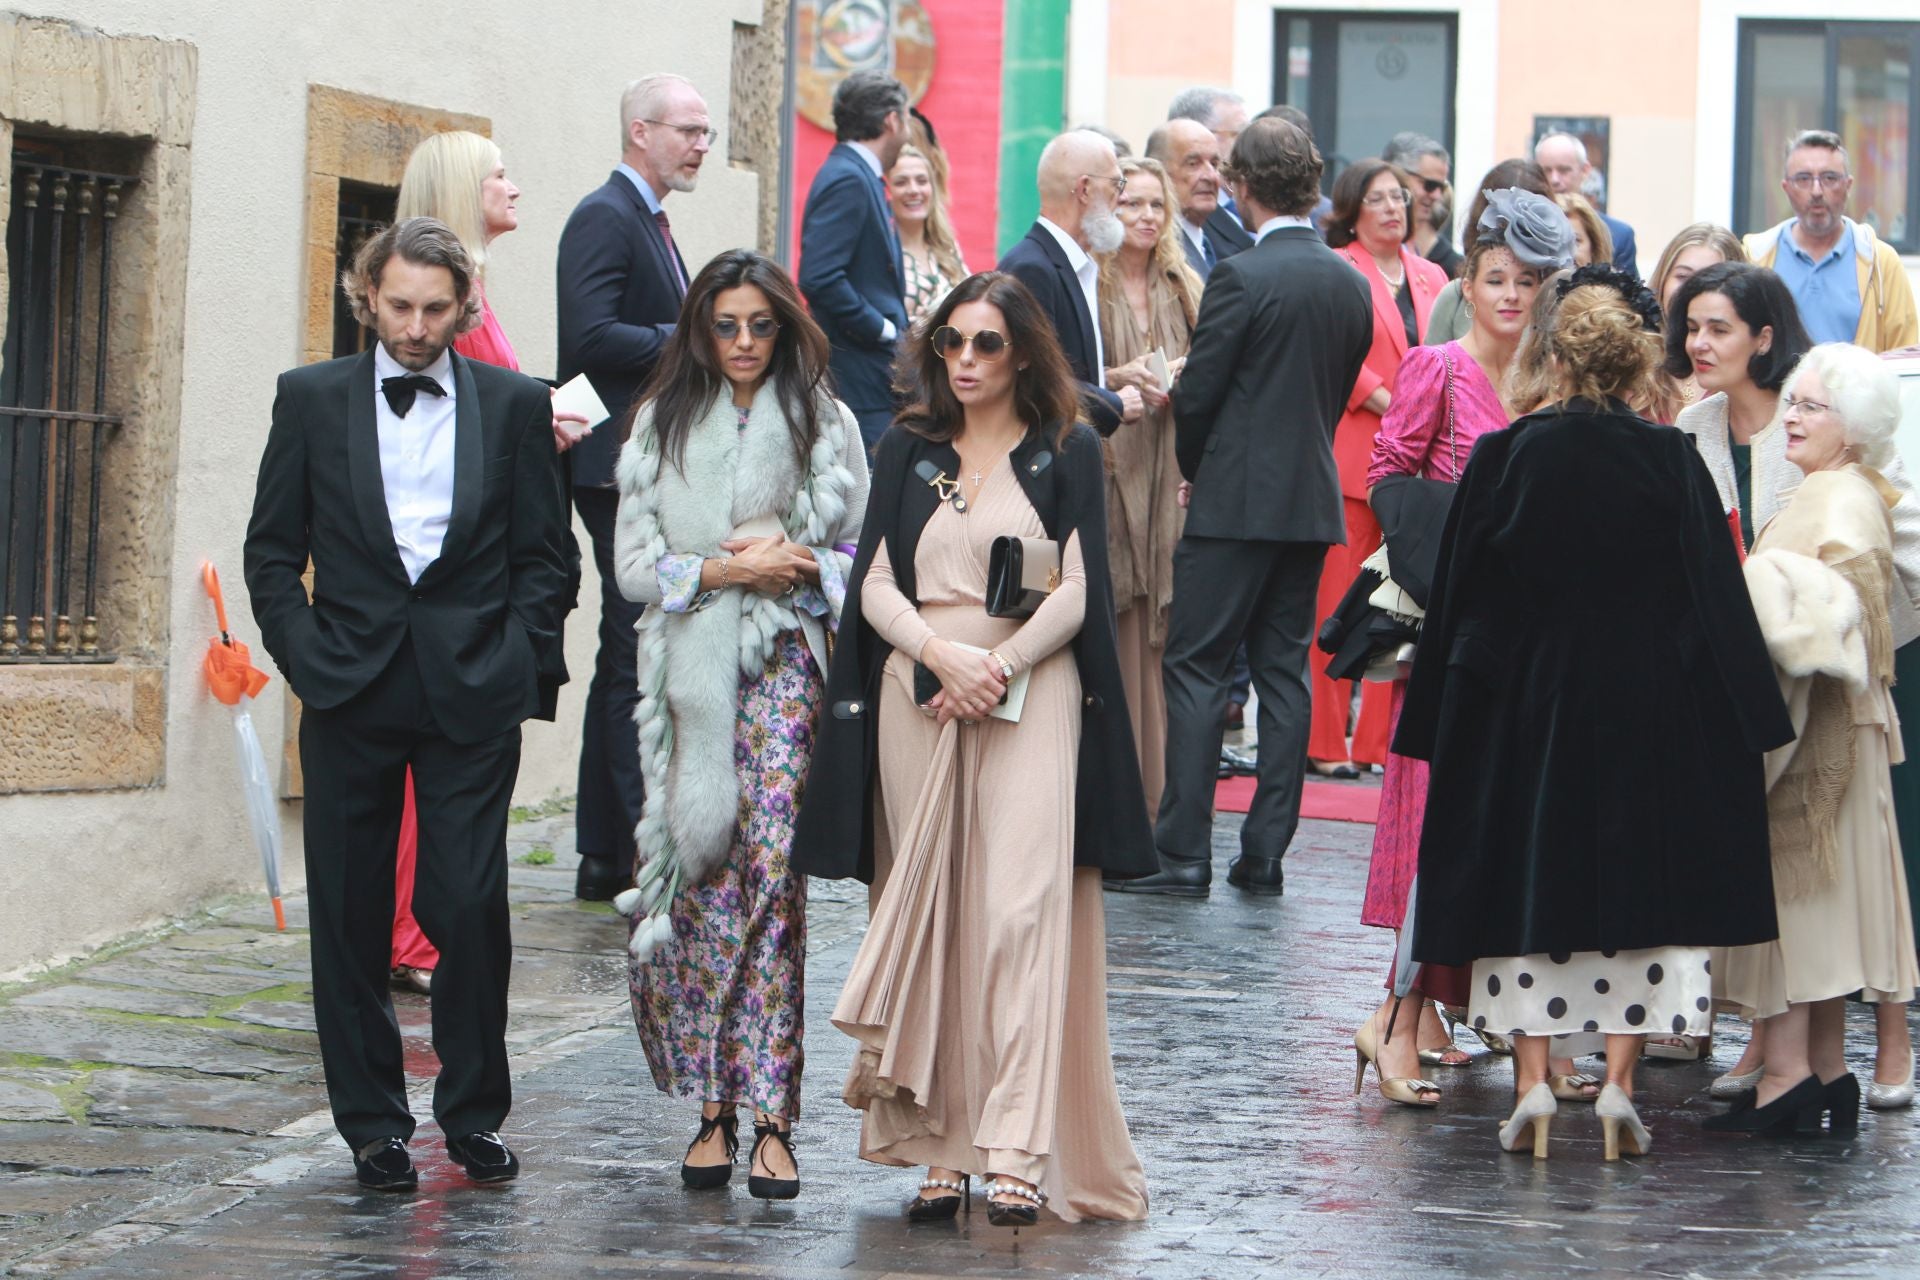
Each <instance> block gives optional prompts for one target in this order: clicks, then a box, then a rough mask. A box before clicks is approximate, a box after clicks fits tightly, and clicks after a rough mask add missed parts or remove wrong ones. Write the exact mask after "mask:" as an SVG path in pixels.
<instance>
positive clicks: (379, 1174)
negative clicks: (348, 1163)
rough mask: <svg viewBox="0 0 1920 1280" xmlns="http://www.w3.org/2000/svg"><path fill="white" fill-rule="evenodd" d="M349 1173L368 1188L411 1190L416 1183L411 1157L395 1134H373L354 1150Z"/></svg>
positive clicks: (417, 1177)
mask: <svg viewBox="0 0 1920 1280" xmlns="http://www.w3.org/2000/svg"><path fill="white" fill-rule="evenodd" d="M353 1176H354V1177H355V1178H358V1179H359V1180H360V1185H361V1186H363V1187H365V1188H367V1189H368V1190H369V1191H412V1190H413V1189H414V1188H415V1187H418V1186H419V1185H420V1175H419V1174H417V1173H415V1172H414V1170H413V1157H411V1156H409V1155H408V1154H407V1144H406V1143H405V1142H402V1141H401V1140H400V1139H399V1138H375V1139H374V1140H373V1141H372V1142H369V1143H368V1144H367V1145H366V1146H364V1147H362V1148H360V1149H359V1150H358V1151H356V1152H354V1153H353Z"/></svg>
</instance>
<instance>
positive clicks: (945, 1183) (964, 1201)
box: [907, 1173, 973, 1222]
mask: <svg viewBox="0 0 1920 1280" xmlns="http://www.w3.org/2000/svg"><path fill="white" fill-rule="evenodd" d="M920 1190H922V1191H957V1192H959V1193H960V1194H959V1195H955V1196H934V1197H933V1198H932V1199H928V1198H927V1197H926V1196H924V1195H919V1196H915V1197H914V1198H913V1199H912V1200H911V1201H909V1202H908V1204H907V1221H908V1222H952V1221H953V1220H954V1218H955V1217H956V1216H957V1215H958V1214H959V1212H960V1210H962V1209H965V1210H966V1211H967V1215H968V1216H969V1217H971V1216H972V1215H973V1175H972V1174H970V1173H963V1174H961V1175H960V1180H959V1181H958V1182H955V1181H953V1180H951V1179H948V1178H928V1179H927V1180H926V1181H925V1182H922V1183H921V1184H920Z"/></svg>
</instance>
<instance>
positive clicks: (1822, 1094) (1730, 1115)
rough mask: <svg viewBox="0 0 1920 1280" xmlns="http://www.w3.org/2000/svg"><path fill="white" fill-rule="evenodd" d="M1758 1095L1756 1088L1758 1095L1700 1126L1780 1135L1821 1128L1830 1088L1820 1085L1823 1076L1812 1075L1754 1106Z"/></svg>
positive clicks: (1745, 1097)
mask: <svg viewBox="0 0 1920 1280" xmlns="http://www.w3.org/2000/svg"><path fill="white" fill-rule="evenodd" d="M1757 1094H1758V1091H1757V1090H1756V1091H1755V1093H1754V1095H1743V1097H1742V1098H1741V1099H1740V1100H1737V1101H1736V1102H1735V1103H1734V1108H1733V1110H1731V1111H1728V1112H1726V1113H1724V1114H1722V1115H1717V1116H1709V1117H1708V1118H1707V1119H1706V1120H1704V1121H1702V1122H1701V1125H1700V1127H1701V1128H1702V1129H1705V1130H1706V1131H1707V1132H1708V1133H1765V1134H1770V1135H1772V1136H1774V1137H1780V1138H1784V1137H1789V1136H1791V1135H1793V1134H1794V1133H1808V1132H1812V1133H1818V1132H1819V1131H1820V1112H1821V1110H1822V1104H1823V1103H1824V1102H1825V1100H1826V1090H1825V1089H1823V1088H1821V1087H1820V1077H1819V1076H1808V1077H1807V1078H1806V1079H1805V1080H1802V1081H1801V1082H1800V1083H1799V1084H1796V1085H1795V1086H1793V1088H1791V1089H1789V1090H1787V1091H1786V1092H1785V1093H1783V1094H1781V1095H1780V1096H1779V1097H1777V1098H1775V1099H1774V1100H1773V1101H1772V1102H1769V1103H1768V1104H1767V1105H1766V1106H1764V1107H1762V1106H1755V1105H1753V1104H1754V1102H1756V1101H1757V1100H1758V1097H1757ZM1743 1102H1744V1103H1745V1105H1744V1106H1743V1105H1742V1103H1743ZM1809 1125H1810V1127H1809Z"/></svg>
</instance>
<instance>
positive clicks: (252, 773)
mask: <svg viewBox="0 0 1920 1280" xmlns="http://www.w3.org/2000/svg"><path fill="white" fill-rule="evenodd" d="M200 581H201V585H203V586H204V587H206V589H207V595H208V596H209V597H211V598H212V600H213V612H214V616H215V617H216V618H217V619H218V620H219V623H220V635H219V637H218V638H216V639H212V640H209V641H207V657H206V661H205V663H203V664H202V666H203V669H204V670H205V672H206V675H207V688H208V689H210V690H212V691H213V696H214V697H215V698H218V699H219V700H220V701H221V702H223V703H225V704H226V705H227V706H229V707H231V708H232V709H233V732H234V738H235V746H236V747H237V748H238V750H239V753H240V783H241V790H242V792H243V793H244V794H245V796H246V800H247V820H248V822H249V823H250V824H251V825H252V827H253V842H254V844H255V846H257V847H258V848H259V850H260V869H261V871H262V872H264V873H265V875H266V878H267V895H268V897H270V898H272V899H273V923H274V926H275V927H276V928H279V929H285V928H286V927H287V913H286V909H285V908H284V907H282V906H281V905H280V814H279V807H278V805H277V804H276V803H275V801H274V796H273V779H272V778H271V777H270V776H269V775H268V773H267V756H266V752H264V751H262V750H261V749H260V735H259V734H258V733H255V732H254V728H253V717H252V716H251V715H250V714H248V712H247V703H248V701H249V700H251V699H252V698H254V697H256V696H257V695H258V694H259V692H260V690H262V689H264V688H266V685H267V681H268V679H270V677H269V676H268V675H267V673H266V672H264V671H262V670H260V669H259V668H258V667H256V666H254V665H253V660H252V658H251V657H250V656H249V655H248V653H247V646H245V645H244V644H241V643H240V642H239V641H237V640H235V639H234V638H233V636H232V635H230V634H229V633H228V631H227V603H226V601H225V600H224V599H222V598H221V595H220V575H219V573H218V572H216V571H215V569H214V567H213V562H212V561H211V560H209V561H207V562H206V563H205V564H204V565H202V566H201V567H200Z"/></svg>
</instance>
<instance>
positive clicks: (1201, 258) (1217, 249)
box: [1180, 207, 1253, 280]
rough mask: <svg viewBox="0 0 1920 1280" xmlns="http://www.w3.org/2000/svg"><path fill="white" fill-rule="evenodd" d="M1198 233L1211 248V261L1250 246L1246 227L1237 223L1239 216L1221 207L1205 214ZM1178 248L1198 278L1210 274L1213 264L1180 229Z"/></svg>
mask: <svg viewBox="0 0 1920 1280" xmlns="http://www.w3.org/2000/svg"><path fill="white" fill-rule="evenodd" d="M1200 235H1201V236H1202V238H1204V239H1205V240H1206V242H1207V244H1208V246H1209V247H1211V248H1212V250H1213V263H1218V262H1220V261H1221V260H1222V259H1224V258H1231V257H1232V256H1233V255H1234V254H1236V253H1239V252H1240V251H1241V250H1243V249H1251V248H1253V237H1252V236H1250V235H1248V234H1247V232H1246V229H1245V228H1244V227H1242V226H1241V225H1240V222H1239V219H1237V218H1235V217H1234V216H1233V215H1232V214H1230V213H1228V212H1227V211H1226V209H1225V208H1224V207H1223V208H1219V209H1215V210H1214V211H1213V212H1212V213H1210V214H1208V215H1207V220H1206V221H1205V222H1204V223H1202V224H1201V225H1200ZM1180 247H1181V248H1182V249H1184V250H1186V252H1187V265H1188V266H1190V267H1192V268H1193V269H1194V272H1195V274H1197V275H1198V276H1199V277H1200V278H1201V279H1202V280H1205V279H1206V278H1207V277H1208V276H1209V275H1210V274H1212V272H1213V263H1209V262H1208V261H1207V259H1206V256H1205V255H1204V254H1202V253H1201V252H1200V250H1198V249H1197V248H1195V247H1194V244H1193V237H1192V236H1189V235H1187V234H1186V233H1185V232H1184V231H1183V232H1181V235H1180Z"/></svg>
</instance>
